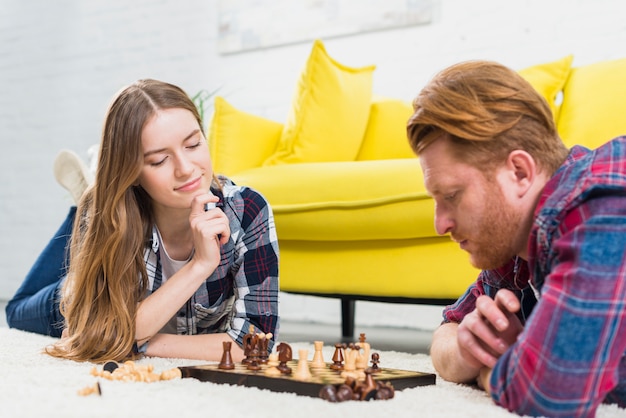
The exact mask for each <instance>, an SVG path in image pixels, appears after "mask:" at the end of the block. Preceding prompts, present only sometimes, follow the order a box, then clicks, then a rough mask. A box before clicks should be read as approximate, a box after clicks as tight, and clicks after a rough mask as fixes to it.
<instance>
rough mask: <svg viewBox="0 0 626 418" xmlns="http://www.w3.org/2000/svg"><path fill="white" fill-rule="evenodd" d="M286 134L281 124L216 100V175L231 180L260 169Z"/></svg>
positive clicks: (212, 134) (212, 141)
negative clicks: (256, 168) (244, 171)
mask: <svg viewBox="0 0 626 418" xmlns="http://www.w3.org/2000/svg"><path fill="white" fill-rule="evenodd" d="M282 130H283V125H282V124H281V123H278V122H274V121H271V120H267V119H264V118H261V117H259V116H255V115H252V114H249V113H246V112H242V111H240V110H237V109H235V108H234V107H233V106H231V105H230V104H229V103H228V102H227V101H226V100H225V99H223V98H222V97H219V96H218V97H216V98H215V105H214V113H213V118H212V119H211V125H210V128H209V150H210V151H211V159H212V160H213V171H215V172H216V173H219V174H224V175H227V176H230V175H232V174H234V173H237V172H239V171H242V170H246V169H249V168H252V167H258V166H260V165H261V164H262V163H263V161H264V160H265V159H266V158H267V157H268V156H270V155H271V154H272V152H274V150H275V149H276V145H277V144H278V140H279V139H280V135H281V133H282Z"/></svg>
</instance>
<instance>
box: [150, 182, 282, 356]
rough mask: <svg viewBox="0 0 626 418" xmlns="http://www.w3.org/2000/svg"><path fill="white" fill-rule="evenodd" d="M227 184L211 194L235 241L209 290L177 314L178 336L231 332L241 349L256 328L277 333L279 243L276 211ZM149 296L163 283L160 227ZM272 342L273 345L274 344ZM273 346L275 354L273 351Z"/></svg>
mask: <svg viewBox="0 0 626 418" xmlns="http://www.w3.org/2000/svg"><path fill="white" fill-rule="evenodd" d="M221 180H222V181H223V182H224V183H225V184H224V187H223V190H222V191H220V190H214V189H211V192H212V193H213V194H214V195H216V196H218V197H219V198H220V201H219V203H218V204H217V207H218V208H221V209H222V210H223V211H224V213H225V214H226V216H227V217H228V219H229V220H230V240H229V241H228V243H227V244H226V245H223V246H222V249H221V261H220V264H219V266H218V267H217V269H216V270H215V271H214V272H213V274H212V275H211V276H209V277H208V278H207V279H206V281H205V282H204V285H202V286H200V288H198V290H196V292H195V293H194V295H193V296H192V297H191V299H189V300H188V301H187V303H186V304H185V305H183V306H182V307H181V308H180V310H179V311H178V314H177V321H176V328H177V333H178V334H186V335H191V334H206V333H217V332H227V333H228V334H229V335H230V336H231V337H232V338H233V340H235V341H236V342H237V343H238V344H239V345H241V344H242V341H243V337H244V335H245V334H246V333H248V330H249V326H250V325H251V324H252V325H254V326H255V328H256V330H258V331H262V332H265V333H269V332H271V333H272V334H274V340H275V338H276V335H277V332H278V322H279V321H278V289H279V285H278V240H277V237H276V228H275V225H274V217H273V214H272V210H271V207H270V206H269V205H268V203H267V201H266V200H265V199H264V198H263V197H262V196H261V195H260V194H259V193H257V192H255V191H254V190H252V189H249V188H247V187H239V186H236V185H234V184H233V183H232V182H231V181H230V180H228V179H226V178H221ZM144 259H145V262H146V268H147V271H148V282H149V289H148V294H151V293H152V292H154V291H155V290H157V289H158V288H159V287H160V286H161V284H162V267H161V261H160V251H159V240H158V237H157V231H156V227H154V228H153V233H152V240H151V242H150V245H148V246H147V247H146V250H145V253H144ZM274 340H273V341H274ZM273 341H270V347H269V348H270V349H271V347H272V346H273Z"/></svg>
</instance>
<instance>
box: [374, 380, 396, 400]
mask: <svg viewBox="0 0 626 418" xmlns="http://www.w3.org/2000/svg"><path fill="white" fill-rule="evenodd" d="M394 395H395V390H394V388H393V386H391V383H389V382H386V383H383V382H378V388H377V390H376V399H377V400H387V399H391V398H393V397H394Z"/></svg>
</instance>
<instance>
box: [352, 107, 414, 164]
mask: <svg viewBox="0 0 626 418" xmlns="http://www.w3.org/2000/svg"><path fill="white" fill-rule="evenodd" d="M412 114H413V106H411V103H409V102H405V101H403V100H398V99H389V98H385V97H375V98H374V99H372V104H371V107H370V116H369V120H368V122H367V128H366V130H365V136H364V137H363V143H362V144H361V149H360V150H359V154H358V155H357V157H356V159H357V160H359V161H362V160H388V159H394V158H415V154H414V153H413V150H411V146H410V145H409V140H408V138H407V135H406V123H407V121H408V120H409V118H410V117H411V115H412Z"/></svg>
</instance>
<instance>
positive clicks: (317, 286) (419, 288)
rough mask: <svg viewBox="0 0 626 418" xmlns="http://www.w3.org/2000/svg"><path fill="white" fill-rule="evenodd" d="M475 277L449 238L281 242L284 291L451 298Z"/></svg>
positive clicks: (462, 255)
mask: <svg viewBox="0 0 626 418" xmlns="http://www.w3.org/2000/svg"><path fill="white" fill-rule="evenodd" d="M320 260H322V261H323V265H322V264H321V262H320ZM478 273H479V271H478V270H477V269H475V268H474V267H472V265H471V264H470V263H469V257H468V255H467V253H466V252H465V251H463V250H461V249H460V248H459V244H457V243H455V242H453V241H451V240H450V238H449V237H433V238H414V239H394V240H382V239H379V240H366V241H298V240H296V241H291V240H284V239H283V240H281V242H280V288H281V290H283V291H287V292H303V293H329V294H337V293H339V294H347V295H368V296H377V297H380V296H388V297H394V296H396V297H397V296H402V297H407V298H446V299H456V298H458V297H459V296H461V295H462V294H463V292H465V290H466V289H467V287H468V286H469V285H470V284H471V283H472V282H474V281H475V280H476V277H477V276H478Z"/></svg>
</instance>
